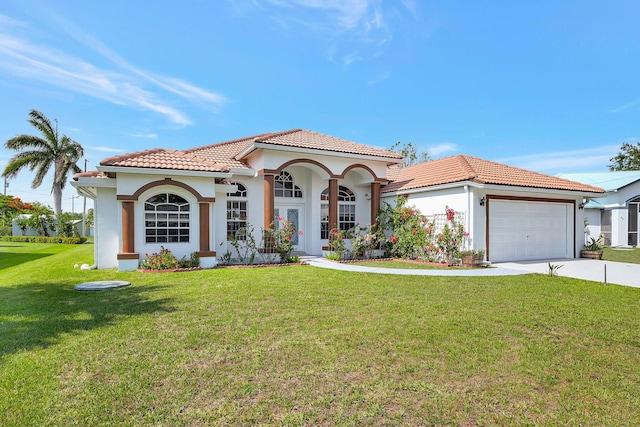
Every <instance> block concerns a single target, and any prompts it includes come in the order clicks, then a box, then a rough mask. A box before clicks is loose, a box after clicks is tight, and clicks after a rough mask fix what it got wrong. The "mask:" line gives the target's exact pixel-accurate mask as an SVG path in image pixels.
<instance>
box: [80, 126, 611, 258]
mask: <svg viewBox="0 0 640 427" xmlns="http://www.w3.org/2000/svg"><path fill="white" fill-rule="evenodd" d="M400 163H402V158H401V156H400V155H399V154H396V153H393V152H390V151H387V150H381V149H378V148H374V147H370V146H367V145H362V144H358V143H355V142H351V141H346V140H342V139H338V138H334V137H331V136H327V135H322V134H319V133H316V132H311V131H308V130H301V129H293V130H289V131H285V132H279V133H270V134H263V135H258V136H254V137H249V138H242V139H237V140H233V141H228V142H222V143H219V144H213V145H207V146H204V147H197V148H193V149H189V150H183V151H176V150H171V149H152V150H146V151H141V152H136V153H130V154H124V155H120V156H115V157H110V158H107V159H104V160H103V161H102V162H101V163H100V166H98V168H97V169H98V170H97V171H92V172H85V173H81V174H78V175H76V176H75V177H74V181H73V182H72V185H73V186H74V187H76V189H77V190H78V192H79V194H81V195H86V196H87V197H91V198H92V199H94V208H95V221H94V222H95V224H94V230H95V239H96V240H95V262H96V265H97V267H98V268H114V267H117V268H118V269H119V270H133V269H135V268H137V267H138V263H139V261H140V260H141V259H144V257H145V254H151V253H153V252H158V251H159V250H160V247H161V246H165V247H167V248H169V249H171V251H172V252H173V253H174V254H175V255H176V256H177V257H182V256H188V255H189V254H190V253H191V252H196V253H198V255H199V256H200V258H201V261H202V265H203V267H213V266H215V265H216V264H217V257H218V256H219V255H218V252H220V253H223V252H226V251H227V250H230V248H231V245H230V243H229V240H230V239H231V236H233V235H235V233H236V231H237V230H239V229H242V228H243V227H245V226H248V225H251V226H253V228H254V232H255V235H256V238H257V239H259V238H260V230H261V229H262V228H269V227H271V226H272V225H273V222H274V219H276V218H278V217H280V218H284V219H286V220H290V221H292V222H293V223H294V226H295V228H296V229H298V230H301V231H302V232H303V234H302V235H301V236H297V241H296V242H295V250H296V251H299V252H302V253H307V254H312V255H321V254H322V253H323V252H324V251H326V250H328V238H329V231H330V230H331V229H333V228H340V229H342V230H347V229H349V228H352V227H353V226H354V225H355V224H356V223H360V224H361V225H363V226H366V225H368V224H371V223H372V222H374V221H375V217H376V214H377V212H378V211H379V209H380V207H381V203H382V198H384V200H385V201H388V202H390V203H393V202H394V201H395V197H394V196H395V195H396V194H405V193H407V194H409V196H410V203H414V204H415V205H416V206H417V207H418V208H420V209H421V210H422V211H423V212H424V213H443V212H444V208H445V206H446V205H449V206H450V207H452V208H454V209H456V210H461V211H463V212H464V213H465V218H467V220H466V221H467V229H468V230H470V232H471V236H470V244H471V245H473V247H474V248H478V249H480V248H481V249H484V248H485V245H486V244H488V245H489V246H488V248H487V249H488V253H489V259H490V260H492V261H494V260H495V261H497V260H508V259H512V260H515V259H541V258H551V257H553V258H572V257H574V256H576V253H577V251H579V250H580V249H581V245H578V243H581V241H580V242H579V241H578V239H577V237H576V232H575V230H576V226H575V222H576V218H577V215H578V213H577V209H578V208H577V206H578V205H579V204H580V203H581V202H582V200H583V198H585V197H594V196H599V195H601V194H602V190H601V189H599V188H596V187H592V186H589V185H585V184H579V183H575V182H571V181H567V180H564V179H559V178H555V177H551V176H547V175H542V174H537V173H534V172H529V171H524V170H522V169H516V168H511V167H509V166H505V165H499V164H497V163H492V162H487V161H484V160H480V159H474V158H471V157H467V156H456V157H452V158H449V159H442V160H436V161H433V162H428V163H423V164H421V165H417V166H412V167H406V168H398V167H397V165H398V164H400ZM505 174H506V176H505ZM481 203H482V204H483V205H482V206H481ZM487 213H491V215H487ZM276 221H277V219H276ZM541 221H542V222H541ZM485 222H486V224H487V225H485ZM523 230H526V231H524V233H525V235H526V236H527V237H526V238H524V237H523V238H520V237H517V238H515V239H516V240H514V237H513V236H512V233H515V234H517V235H518V236H519V235H520V234H522V233H523ZM558 236H562V238H561V239H560V238H558ZM501 241H502V243H500V242H501ZM533 242H535V243H533ZM499 243H500V244H499ZM556 245H560V246H561V250H557V249H552V247H554V246H556ZM578 246H580V247H578Z"/></svg>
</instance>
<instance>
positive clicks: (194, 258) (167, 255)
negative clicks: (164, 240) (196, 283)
mask: <svg viewBox="0 0 640 427" xmlns="http://www.w3.org/2000/svg"><path fill="white" fill-rule="evenodd" d="M199 266H200V257H198V255H197V254H196V253H192V254H191V256H190V259H187V258H186V257H182V258H181V259H177V258H176V257H175V255H173V254H172V253H171V251H170V250H169V249H167V248H165V247H164V246H160V252H157V253H153V254H151V255H149V254H145V259H144V260H142V262H141V263H140V268H141V269H143V270H173V269H176V268H194V267H199Z"/></svg>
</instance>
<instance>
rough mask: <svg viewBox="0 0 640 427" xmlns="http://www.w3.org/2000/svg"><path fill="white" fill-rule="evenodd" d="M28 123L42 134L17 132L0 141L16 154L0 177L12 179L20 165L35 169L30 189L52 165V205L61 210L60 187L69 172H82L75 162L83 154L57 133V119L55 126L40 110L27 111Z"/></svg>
mask: <svg viewBox="0 0 640 427" xmlns="http://www.w3.org/2000/svg"><path fill="white" fill-rule="evenodd" d="M29 117H30V119H29V123H30V124H31V125H32V126H33V127H35V128H36V129H38V131H40V133H41V135H42V136H33V135H18V136H16V137H14V138H11V139H10V140H8V141H7V142H5V143H4V146H5V147H6V148H8V149H10V150H15V151H18V154H16V155H15V156H13V157H12V158H11V159H10V160H9V164H8V165H7V167H6V168H5V169H4V172H3V173H2V176H6V177H7V178H14V177H15V176H16V175H18V172H20V171H21V170H22V169H23V168H25V167H27V168H29V170H30V171H32V172H33V171H34V170H35V171H36V174H35V177H34V178H33V182H32V183H31V188H38V187H40V185H42V181H43V179H44V177H45V176H46V175H47V173H48V172H49V170H50V169H51V166H52V165H53V186H52V188H51V191H52V192H53V204H54V210H55V212H56V213H60V212H61V211H62V190H63V189H64V187H65V185H66V183H67V179H68V176H69V174H70V173H72V172H73V173H78V172H82V169H80V168H79V167H78V165H77V164H76V163H77V162H78V160H80V158H81V157H82V156H83V155H84V150H83V148H82V146H81V145H80V144H79V143H77V142H76V141H74V140H73V139H71V138H69V137H68V136H66V135H62V137H60V136H59V135H58V122H57V120H56V126H55V128H54V127H53V126H52V124H51V121H50V120H49V119H48V118H47V117H46V116H45V115H44V114H42V113H41V112H39V111H37V110H31V112H30V113H29Z"/></svg>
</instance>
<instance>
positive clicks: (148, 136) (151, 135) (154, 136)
mask: <svg viewBox="0 0 640 427" xmlns="http://www.w3.org/2000/svg"><path fill="white" fill-rule="evenodd" d="M129 136H132V137H134V138H145V139H157V138H158V134H157V133H130V134H129Z"/></svg>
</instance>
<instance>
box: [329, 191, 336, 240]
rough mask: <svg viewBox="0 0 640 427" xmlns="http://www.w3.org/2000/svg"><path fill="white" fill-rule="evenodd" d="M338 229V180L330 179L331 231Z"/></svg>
mask: <svg viewBox="0 0 640 427" xmlns="http://www.w3.org/2000/svg"><path fill="white" fill-rule="evenodd" d="M334 228H335V229H336V230H337V229H338V180H337V179H330V180H329V231H331V230H333V229H334Z"/></svg>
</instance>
